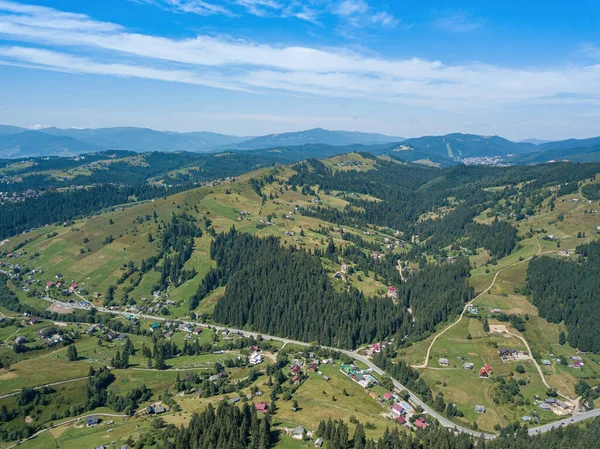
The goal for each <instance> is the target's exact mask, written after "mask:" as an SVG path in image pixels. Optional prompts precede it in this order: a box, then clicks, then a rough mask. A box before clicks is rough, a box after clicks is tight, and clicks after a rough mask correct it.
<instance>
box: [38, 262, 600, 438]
mask: <svg viewBox="0 0 600 449" xmlns="http://www.w3.org/2000/svg"><path fill="white" fill-rule="evenodd" d="M522 262H524V261H522ZM506 268H508V267H506ZM496 274H497V273H496ZM44 299H46V300H47V301H50V302H54V303H57V304H59V305H62V306H64V307H71V308H76V309H83V310H87V309H88V308H87V307H83V306H80V305H79V304H66V303H64V302H61V301H58V300H56V299H52V298H50V297H48V296H46V297H45V298H44ZM96 309H97V310H98V311H99V312H102V313H110V314H113V315H123V312H120V311H117V310H110V309H106V308H105V307H97V308H96ZM132 315H134V316H137V317H139V318H147V319H150V320H154V321H178V322H182V323H184V324H191V325H193V326H195V327H202V328H204V329H208V328H212V329H216V330H219V331H221V330H224V329H229V330H230V331H232V332H241V333H243V334H244V335H247V336H252V337H255V338H256V337H258V336H262V337H263V338H264V339H267V340H274V341H280V342H282V343H284V344H288V343H291V344H295V345H299V346H310V344H309V343H307V342H304V341H298V340H292V339H290V338H285V337H277V336H275V335H267V334H263V333H261V332H253V331H248V330H244V329H236V328H233V327H230V326H219V325H211V324H206V323H198V322H195V321H189V320H181V319H174V318H165V317H162V316H156V315H146V314H142V313H134V314H132ZM322 347H323V348H325V349H331V350H334V351H339V352H341V353H343V354H346V355H347V356H349V357H351V358H353V359H354V360H358V361H359V362H362V363H364V364H365V365H367V366H368V367H369V368H370V369H372V370H373V371H374V372H376V373H377V374H379V375H383V374H386V373H385V372H384V371H383V370H382V369H381V368H379V367H378V366H377V365H375V364H374V363H373V362H372V361H371V360H369V359H367V358H366V357H364V356H362V355H360V354H357V353H355V352H352V351H349V350H346V349H340V348H333V347H328V346H322ZM390 377H391V376H390ZM392 381H393V383H394V387H396V388H397V389H398V390H400V391H403V390H406V391H408V393H409V394H410V398H411V401H412V402H414V403H415V404H417V405H420V406H421V407H422V408H423V410H424V411H425V412H426V413H427V414H429V415H430V416H432V417H433V418H435V419H436V420H438V421H439V423H440V424H441V425H442V426H444V427H446V428H448V429H454V430H455V431H457V432H463V433H466V434H469V435H472V436H474V437H479V436H482V435H483V437H484V438H486V439H493V438H495V437H496V435H494V434H491V433H484V432H480V431H476V430H472V429H468V428H466V427H462V426H460V425H458V424H456V423H453V422H452V421H450V420H448V419H447V418H446V417H444V416H442V415H440V414H439V413H437V412H436V411H435V410H433V409H432V408H431V407H429V406H428V405H427V404H425V403H424V402H423V401H422V400H421V399H419V397H418V396H417V395H416V394H415V393H413V392H412V391H410V390H409V389H408V388H406V387H405V386H404V385H402V384H401V383H400V382H398V381H397V380H396V379H393V378H392ZM596 416H600V409H595V410H590V411H587V412H583V413H581V414H579V415H577V416H574V417H573V418H565V419H563V420H560V421H555V422H553V423H551V424H545V425H543V426H539V427H534V428H531V429H530V430H529V434H530V435H535V434H537V433H542V432H547V431H549V430H551V429H552V428H555V427H559V426H563V425H566V424H569V423H571V422H579V421H583V420H585V419H588V418H593V417H596Z"/></svg>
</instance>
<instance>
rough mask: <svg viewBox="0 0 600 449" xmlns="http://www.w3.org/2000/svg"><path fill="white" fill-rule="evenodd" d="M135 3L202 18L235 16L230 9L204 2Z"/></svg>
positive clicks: (137, 0)
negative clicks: (218, 15)
mask: <svg viewBox="0 0 600 449" xmlns="http://www.w3.org/2000/svg"><path fill="white" fill-rule="evenodd" d="M131 1H133V2H134V3H147V4H150V5H154V6H158V7H160V8H163V9H166V10H169V11H173V12H176V13H190V14H197V15H200V16H211V15H215V14H222V15H225V16H234V15H235V14H234V13H233V12H232V11H230V10H229V9H228V8H226V7H224V6H222V5H218V4H216V3H213V2H209V1H204V0H131Z"/></svg>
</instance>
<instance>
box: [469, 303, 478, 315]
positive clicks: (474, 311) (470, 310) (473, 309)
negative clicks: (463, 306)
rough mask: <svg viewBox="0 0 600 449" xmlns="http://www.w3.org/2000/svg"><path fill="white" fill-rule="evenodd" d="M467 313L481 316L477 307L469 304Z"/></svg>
mask: <svg viewBox="0 0 600 449" xmlns="http://www.w3.org/2000/svg"><path fill="white" fill-rule="evenodd" d="M467 312H468V313H470V314H471V315H479V309H478V308H477V307H475V306H474V305H473V304H469V305H468V306H467Z"/></svg>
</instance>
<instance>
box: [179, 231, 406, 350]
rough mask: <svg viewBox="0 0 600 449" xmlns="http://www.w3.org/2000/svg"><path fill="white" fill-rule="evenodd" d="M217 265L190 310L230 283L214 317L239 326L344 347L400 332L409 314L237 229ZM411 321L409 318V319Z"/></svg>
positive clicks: (305, 257)
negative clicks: (343, 286) (338, 284)
mask: <svg viewBox="0 0 600 449" xmlns="http://www.w3.org/2000/svg"><path fill="white" fill-rule="evenodd" d="M211 257H212V258H213V259H214V260H215V261H216V264H217V266H216V268H214V269H212V270H211V271H210V272H209V273H208V274H207V276H206V278H205V279H204V281H203V282H202V283H201V285H200V287H199V290H198V292H197V293H196V295H195V297H194V298H192V300H191V302H190V306H191V307H192V309H194V308H195V307H196V306H197V304H198V301H199V300H200V299H201V298H202V297H203V296H204V295H206V294H207V293H208V292H210V290H212V289H213V288H215V287H217V286H219V285H225V284H227V289H226V290H225V295H224V297H223V298H222V299H221V300H220V301H219V302H218V303H217V305H216V307H215V311H214V319H215V320H216V321H217V322H221V323H227V324H230V325H232V326H237V327H248V328H250V329H253V330H256V331H260V332H264V333H266V334H270V335H281V336H285V337H289V338H292V339H296V340H302V341H318V342H319V343H321V344H324V345H328V346H335V347H343V348H355V347H356V346H358V345H360V344H362V343H367V342H371V341H380V340H382V339H384V338H386V337H387V336H389V335H393V334H394V333H395V332H396V331H397V330H398V329H399V327H400V325H401V324H402V323H403V322H408V321H409V320H410V316H409V315H408V313H407V312H406V311H405V310H404V308H403V307H401V306H399V305H395V304H394V303H393V302H392V301H391V300H389V299H366V298H365V297H364V296H363V294H362V293H361V292H359V291H358V290H356V289H354V288H350V289H348V290H347V291H344V292H342V293H339V292H337V291H336V290H335V289H334V288H333V286H332V284H331V282H330V279H329V278H328V276H327V273H326V271H325V270H324V269H323V266H322V265H321V261H320V259H319V258H318V257H317V256H315V255H312V254H310V253H308V252H305V251H298V250H295V249H294V248H284V247H282V246H280V244H279V241H278V240H277V239H276V238H274V237H268V238H265V239H261V238H258V237H255V236H252V235H248V234H242V233H238V232H236V231H235V230H234V229H232V230H231V231H230V232H228V233H226V234H221V235H219V236H217V237H216V238H215V240H214V241H213V242H212V244H211ZM407 320H408V321H407Z"/></svg>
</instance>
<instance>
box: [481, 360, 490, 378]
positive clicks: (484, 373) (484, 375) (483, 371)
mask: <svg viewBox="0 0 600 449" xmlns="http://www.w3.org/2000/svg"><path fill="white" fill-rule="evenodd" d="M491 375H492V367H491V366H490V365H488V364H487V363H486V364H485V365H484V366H483V368H481V369H480V370H479V377H480V378H481V379H487V378H488V377H490V376H491Z"/></svg>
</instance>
